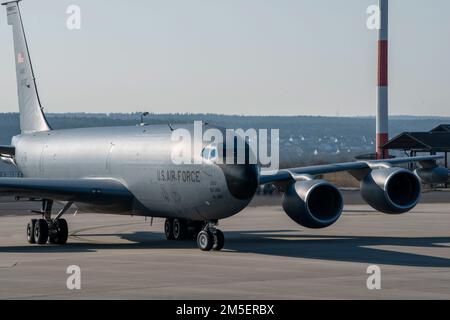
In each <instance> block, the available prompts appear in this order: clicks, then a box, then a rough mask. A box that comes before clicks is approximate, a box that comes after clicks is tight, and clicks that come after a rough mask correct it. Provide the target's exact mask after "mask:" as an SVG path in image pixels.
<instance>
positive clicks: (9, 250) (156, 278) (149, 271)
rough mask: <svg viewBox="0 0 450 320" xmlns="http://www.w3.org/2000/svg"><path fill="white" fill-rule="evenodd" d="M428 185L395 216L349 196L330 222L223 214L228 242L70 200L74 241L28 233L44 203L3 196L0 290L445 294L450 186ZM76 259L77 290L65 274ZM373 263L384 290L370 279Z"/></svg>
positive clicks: (119, 294) (5, 293)
mask: <svg viewBox="0 0 450 320" xmlns="http://www.w3.org/2000/svg"><path fill="white" fill-rule="evenodd" d="M429 197H430V199H432V200H431V201H427V202H426V203H424V204H420V205H419V206H418V207H416V208H415V209H414V210H413V211H412V212H411V213H408V214H404V215H398V216H389V215H385V214H382V213H378V212H376V211H374V210H373V209H371V208H370V207H368V206H367V205H363V204H350V205H346V207H345V212H344V214H343V216H342V217H341V219H340V220H339V221H338V222H337V223H336V224H335V225H333V226H331V227H330V228H327V229H323V230H308V229H305V228H303V227H301V226H298V225H297V224H296V223H295V222H293V221H291V220H290V219H289V217H288V216H287V215H286V214H285V213H284V212H283V211H282V209H281V206H273V205H268V206H262V205H253V206H251V207H249V208H247V209H246V210H244V211H243V212H241V213H240V214H238V215H236V216H234V217H231V218H229V219H226V220H223V221H221V223H220V229H221V230H222V231H224V233H225V237H226V244H225V248H224V250H223V251H221V252H212V251H211V252H202V251H200V250H199V249H198V248H197V246H196V243H195V242H194V241H183V242H174V241H167V240H165V238H164V234H163V222H164V221H163V219H155V220H154V221H153V224H151V219H149V218H148V219H145V218H143V217H130V216H116V215H100V214H88V213H87V214H76V215H73V212H71V213H70V214H67V215H66V219H67V220H68V223H69V228H70V237H69V242H68V244H67V245H65V246H54V245H44V246H38V245H30V244H28V243H27V242H26V238H25V226H26V223H27V222H28V220H29V219H30V218H31V216H30V213H29V211H28V210H29V209H30V208H35V209H36V208H37V207H38V205H39V204H38V203H31V204H30V203H26V202H13V201H11V199H9V200H8V199H6V200H2V201H0V299H194V300H197V299H198V300H204V299H245V300H247V299H450V193H448V192H447V193H445V192H444V193H441V194H439V195H438V196H436V195H433V196H429ZM260 202H261V201H260ZM262 202H264V201H262ZM256 203H258V201H256ZM72 265H76V266H78V267H79V268H80V285H81V289H79V290H78V289H73V290H70V289H68V286H67V280H68V278H69V277H70V276H71V274H68V273H67V268H68V267H69V266H72ZM373 265H375V266H377V267H379V268H380V269H379V270H380V277H379V280H380V282H379V283H380V285H381V289H379V290H378V289H372V290H370V289H369V288H368V286H367V282H368V278H369V277H370V276H371V275H372V274H369V273H367V270H368V268H369V267H371V266H372V268H373ZM72 279H73V278H72ZM69 282H70V281H69ZM369 282H371V281H369ZM371 283H372V282H371Z"/></svg>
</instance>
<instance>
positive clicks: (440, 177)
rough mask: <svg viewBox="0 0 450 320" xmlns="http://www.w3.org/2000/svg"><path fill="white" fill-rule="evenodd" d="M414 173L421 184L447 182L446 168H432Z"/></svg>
mask: <svg viewBox="0 0 450 320" xmlns="http://www.w3.org/2000/svg"><path fill="white" fill-rule="evenodd" d="M414 173H415V174H416V175H417V176H418V177H419V179H420V180H421V181H422V182H423V183H430V184H431V183H447V182H448V181H449V174H450V172H449V171H448V169H447V168H444V167H434V168H422V169H417V170H415V171H414Z"/></svg>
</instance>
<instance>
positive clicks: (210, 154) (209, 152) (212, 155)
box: [202, 146, 218, 160]
mask: <svg viewBox="0 0 450 320" xmlns="http://www.w3.org/2000/svg"><path fill="white" fill-rule="evenodd" d="M202 157H203V159H206V160H215V159H217V157H218V151H217V147H216V146H208V147H205V148H204V149H203V151H202Z"/></svg>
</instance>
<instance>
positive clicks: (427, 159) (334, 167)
mask: <svg viewBox="0 0 450 320" xmlns="http://www.w3.org/2000/svg"><path fill="white" fill-rule="evenodd" d="M438 159H442V157H441V156H423V157H406V158H395V159H386V160H368V161H355V162H347V163H336V164H327V165H318V166H310V167H302V168H291V169H281V170H278V171H266V172H264V171H262V172H261V176H260V183H261V184H266V183H282V182H287V181H289V180H295V177H296V175H299V176H301V175H311V176H315V175H319V174H325V173H333V172H340V171H349V172H350V173H351V174H352V175H353V176H355V177H357V178H363V177H364V176H365V174H367V172H369V171H370V170H372V169H377V168H386V167H390V166H394V165H399V164H405V163H412V162H419V163H420V164H421V165H422V166H424V167H425V166H426V167H429V166H430V165H434V166H436V160H438Z"/></svg>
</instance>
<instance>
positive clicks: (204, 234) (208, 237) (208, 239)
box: [197, 230, 214, 251]
mask: <svg viewBox="0 0 450 320" xmlns="http://www.w3.org/2000/svg"><path fill="white" fill-rule="evenodd" d="M213 245H214V239H213V235H212V234H211V232H208V231H205V230H202V231H200V232H199V233H198V235H197V246H198V247H199V248H200V250H202V251H210V250H211V249H212V247H213Z"/></svg>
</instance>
